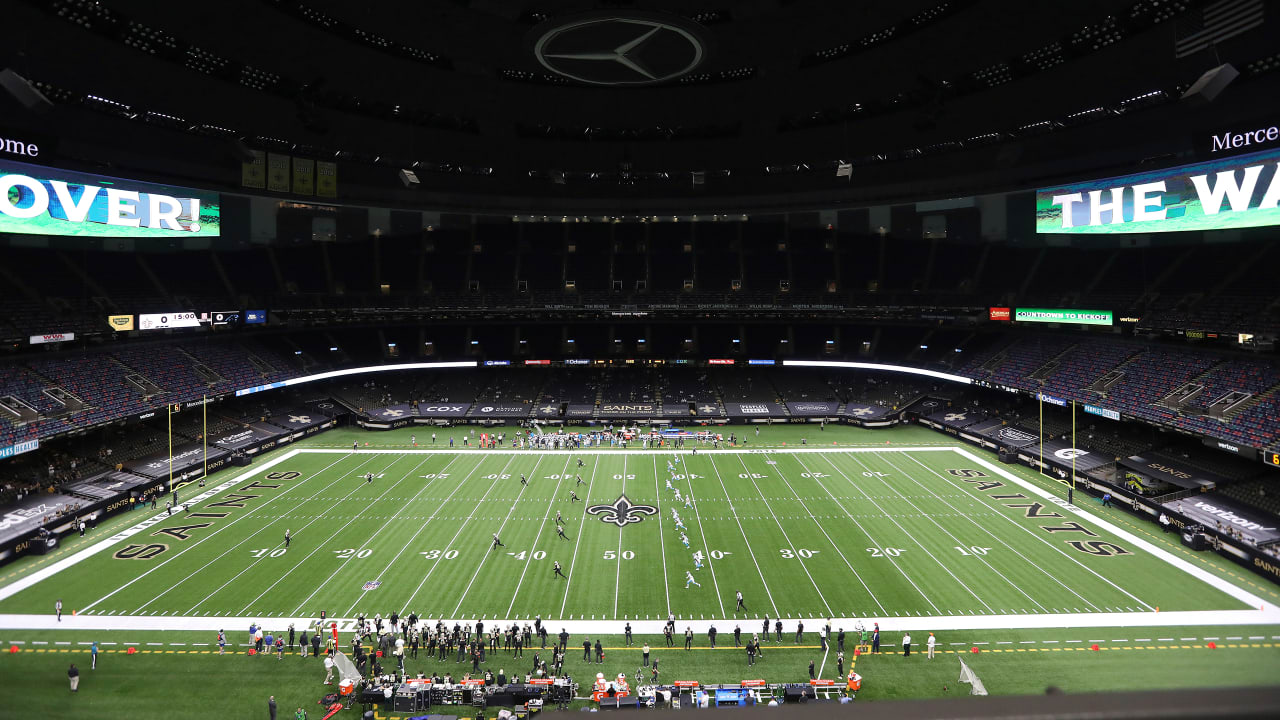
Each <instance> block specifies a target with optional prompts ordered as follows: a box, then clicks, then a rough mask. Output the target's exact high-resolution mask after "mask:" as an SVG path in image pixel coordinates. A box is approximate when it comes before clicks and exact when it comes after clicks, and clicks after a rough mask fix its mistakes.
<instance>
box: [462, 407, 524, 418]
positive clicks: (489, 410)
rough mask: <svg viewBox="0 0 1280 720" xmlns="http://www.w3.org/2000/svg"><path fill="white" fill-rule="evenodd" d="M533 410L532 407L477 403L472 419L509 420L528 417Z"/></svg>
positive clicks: (472, 412)
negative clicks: (509, 418)
mask: <svg viewBox="0 0 1280 720" xmlns="http://www.w3.org/2000/svg"><path fill="white" fill-rule="evenodd" d="M532 410H533V406H532V405H520V404H516V405H503V404H500V403H477V404H476V406H475V409H473V410H472V411H471V417H479V418H508V417H520V418H522V417H527V416H528V415H529V413H530V411H532Z"/></svg>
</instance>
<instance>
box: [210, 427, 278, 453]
mask: <svg viewBox="0 0 1280 720" xmlns="http://www.w3.org/2000/svg"><path fill="white" fill-rule="evenodd" d="M278 435H280V431H279V430H276V431H274V432H272V431H267V430H263V429H261V428H260V427H247V428H242V429H240V430H234V431H231V432H228V433H226V434H225V435H222V436H221V437H216V438H210V442H211V443H212V444H214V445H217V446H218V447H224V448H226V449H228V450H241V449H244V448H247V447H252V446H255V445H258V444H259V443H261V442H262V441H264V440H270V439H271V438H273V437H277V436H278Z"/></svg>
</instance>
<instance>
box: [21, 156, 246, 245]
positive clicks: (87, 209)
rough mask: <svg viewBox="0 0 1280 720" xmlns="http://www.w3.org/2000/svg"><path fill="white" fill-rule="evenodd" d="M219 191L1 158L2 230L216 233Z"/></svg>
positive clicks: (100, 233)
mask: <svg viewBox="0 0 1280 720" xmlns="http://www.w3.org/2000/svg"><path fill="white" fill-rule="evenodd" d="M219 202H220V199H219V195H218V193H215V192H206V191H203V190H192V189H190V188H181V187H175V186H172V185H157V184H155V183H148V182H140V181H137V180H122V179H120V178H113V177H108V176H105V175H95V174H91V173H83V172H76V171H73V170H59V169H56V168H48V167H42V166H39V165H27V164H25V163H18V162H10V161H7V160H0V233H21V234H26V235H70V236H79V237H135V238H138V237H142V238H145V237H173V236H197V237H217V236H218V234H219V232H220V229H221V222H220V218H219V210H220V207H219Z"/></svg>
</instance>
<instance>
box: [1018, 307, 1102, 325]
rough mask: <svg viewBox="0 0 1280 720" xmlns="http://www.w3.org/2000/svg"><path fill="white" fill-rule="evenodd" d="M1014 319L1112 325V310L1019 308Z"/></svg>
mask: <svg viewBox="0 0 1280 720" xmlns="http://www.w3.org/2000/svg"><path fill="white" fill-rule="evenodd" d="M1013 319H1014V320H1015V321H1017V322H1033V323H1072V324H1075V325H1110V324H1111V321H1112V315H1111V311H1110V310H1067V309H1064V308H1018V309H1017V310H1016V311H1014V315H1013Z"/></svg>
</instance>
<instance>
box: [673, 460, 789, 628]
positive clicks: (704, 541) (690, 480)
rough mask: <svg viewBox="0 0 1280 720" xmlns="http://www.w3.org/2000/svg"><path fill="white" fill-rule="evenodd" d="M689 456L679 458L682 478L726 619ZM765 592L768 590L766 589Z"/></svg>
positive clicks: (713, 584)
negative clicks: (699, 510)
mask: <svg viewBox="0 0 1280 720" xmlns="http://www.w3.org/2000/svg"><path fill="white" fill-rule="evenodd" d="M689 457H691V455H690V456H689ZM689 457H685V458H684V459H683V460H681V464H682V465H684V478H685V481H686V482H688V483H689V488H688V489H689V495H688V497H689V502H690V503H692V504H693V519H694V520H695V521H697V523H698V534H699V535H701V536H702V538H701V539H702V546H703V548H704V549H705V550H706V551H707V569H709V570H710V571H711V586H712V587H714V588H715V589H716V604H718V605H719V606H720V617H724V618H726V619H727V615H726V613H725V611H724V598H723V597H721V595H720V580H719V578H718V577H717V576H716V567H715V565H714V564H712V562H711V546H710V545H709V544H708V543H707V532H706V530H704V529H703V527H702V513H700V512H698V496H697V495H694V494H693V478H691V477H689V476H690V475H692V474H693V471H691V470H690V469H689ZM655 461H656V458H655ZM711 464H712V466H714V465H715V461H714V460H712V461H711ZM717 476H718V473H717ZM658 532H659V533H661V532H662V524H661V523H659V524H658ZM748 549H750V548H748ZM663 560H664V562H663V569H662V571H663V573H665V572H666V562H665V558H664V559H663ZM765 592H768V590H766V591H765ZM770 602H772V598H770ZM667 614H668V615H670V614H671V613H670V611H668V612H667Z"/></svg>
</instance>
